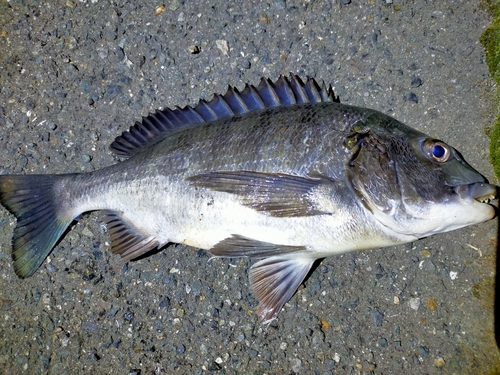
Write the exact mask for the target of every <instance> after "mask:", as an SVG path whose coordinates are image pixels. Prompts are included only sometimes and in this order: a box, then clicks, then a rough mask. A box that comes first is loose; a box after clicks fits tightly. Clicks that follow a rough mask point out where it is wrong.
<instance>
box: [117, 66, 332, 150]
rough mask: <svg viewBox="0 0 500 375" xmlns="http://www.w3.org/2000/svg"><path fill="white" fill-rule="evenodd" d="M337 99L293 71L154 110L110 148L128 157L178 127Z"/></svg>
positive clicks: (329, 91) (312, 79) (328, 91)
mask: <svg viewBox="0 0 500 375" xmlns="http://www.w3.org/2000/svg"><path fill="white" fill-rule="evenodd" d="M338 101H339V100H338V97H336V96H335V94H334V93H333V89H332V87H331V86H329V87H326V85H325V84H324V83H323V85H322V87H320V86H319V85H318V83H317V82H316V81H315V80H314V78H307V80H306V83H303V82H302V80H301V79H300V78H299V77H298V76H296V75H294V74H291V75H290V77H289V78H288V77H285V76H280V77H279V78H278V80H277V81H276V82H274V83H273V82H271V81H270V80H269V79H267V78H262V79H261V80H260V83H259V85H258V86H257V87H255V86H253V85H248V84H247V85H246V86H245V88H244V89H243V90H242V91H241V92H240V91H238V89H237V88H236V87H231V86H229V88H228V90H227V92H226V93H225V94H224V95H220V94H215V95H214V97H213V99H212V100H211V101H209V102H207V101H205V100H200V101H199V103H198V104H197V105H196V107H194V108H193V107H190V106H186V107H184V108H179V107H176V108H175V109H170V108H165V109H163V110H161V111H156V112H155V113H153V114H151V115H149V116H147V117H144V118H143V119H142V122H137V123H136V124H135V125H134V126H132V127H131V128H130V129H129V130H127V131H125V132H123V134H122V135H121V136H119V137H117V138H116V139H115V141H114V142H113V143H112V144H111V146H110V147H111V150H113V152H114V153H115V154H117V155H118V156H122V157H130V156H132V155H134V154H135V153H137V152H139V151H140V150H142V149H144V148H145V147H147V146H149V145H151V144H154V143H156V142H158V141H159V140H161V139H163V138H164V137H165V136H167V135H168V134H169V133H171V132H173V131H175V130H177V129H180V128H184V127H188V126H192V125H196V124H201V123H204V122H210V121H215V120H218V119H221V118H226V117H232V116H235V115H241V114H244V113H247V112H252V111H255V110H259V109H264V108H274V107H279V106H283V105H292V104H301V103H319V102H338Z"/></svg>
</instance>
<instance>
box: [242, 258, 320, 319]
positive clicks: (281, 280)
mask: <svg viewBox="0 0 500 375" xmlns="http://www.w3.org/2000/svg"><path fill="white" fill-rule="evenodd" d="M315 260H316V259H311V258H308V257H299V256H273V257H270V258H267V259H263V260H261V261H259V262H257V263H255V264H254V265H253V266H252V268H251V269H250V290H251V291H252V294H253V295H254V297H255V298H257V300H258V301H259V306H258V307H257V313H258V315H259V318H260V319H261V320H262V321H263V322H264V324H266V323H270V322H271V321H272V320H274V319H275V318H276V316H277V315H278V313H279V312H280V310H281V308H282V307H283V305H284V304H285V303H287V301H288V300H289V299H290V298H292V296H293V294H294V293H295V292H296V291H297V289H298V287H299V286H300V284H301V283H302V282H303V281H304V278H305V277H306V276H307V274H308V272H309V270H310V269H311V267H312V265H313V263H314V262H315Z"/></svg>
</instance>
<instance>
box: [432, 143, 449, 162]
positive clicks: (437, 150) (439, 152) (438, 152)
mask: <svg viewBox="0 0 500 375" xmlns="http://www.w3.org/2000/svg"><path fill="white" fill-rule="evenodd" d="M445 153H446V150H445V149H444V147H443V146H441V145H434V147H433V148H432V156H434V157H435V158H436V159H441V158H442V157H443V156H444V154H445Z"/></svg>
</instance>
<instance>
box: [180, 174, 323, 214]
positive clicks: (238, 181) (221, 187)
mask: <svg viewBox="0 0 500 375" xmlns="http://www.w3.org/2000/svg"><path fill="white" fill-rule="evenodd" d="M187 181H189V182H190V183H191V184H192V185H194V186H198V187H202V188H206V189H211V190H216V191H222V192H225V193H230V194H236V195H238V196H240V197H241V198H242V201H243V204H244V205H246V206H248V207H251V208H253V209H255V210H257V211H260V212H263V213H265V214H268V215H271V216H276V217H293V216H312V215H322V214H330V213H331V212H327V211H324V210H322V209H320V208H319V207H318V206H317V204H316V203H315V201H314V199H313V198H312V196H313V191H314V189H315V188H317V187H318V186H320V184H322V183H328V182H329V181H328V180H326V179H321V178H308V177H301V176H294V175H288V174H284V173H264V172H253V171H220V172H212V173H205V174H199V175H195V176H191V177H188V178H187Z"/></svg>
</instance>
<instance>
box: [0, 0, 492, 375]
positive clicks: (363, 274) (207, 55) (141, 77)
mask: <svg viewBox="0 0 500 375" xmlns="http://www.w3.org/2000/svg"><path fill="white" fill-rule="evenodd" d="M489 22H490V19H489V15H488V13H487V11H486V9H485V7H484V4H483V2H481V1H473V0H462V1H460V0H457V1H444V0H443V1H424V0H414V1H407V0H352V1H349V0H341V1H338V0H335V1H320V0H317V1H314V0H309V1H307V0H302V1H299V0H286V1H285V0H269V1H234V2H226V1H222V0H212V1H180V0H168V1H166V2H161V1H157V2H147V1H144V2H139V1H123V0H118V1H104V0H81V1H77V0H66V1H31V0H26V1H14V0H12V1H5V0H2V1H0V173H2V174H6V173H23V174H24V173H26V174H27V173H67V172H83V171H91V170H95V169H99V168H102V167H104V166H107V165H110V164H112V163H116V162H118V159H117V158H116V157H115V156H113V155H112V153H111V152H110V150H109V144H110V143H111V142H112V141H113V139H114V138H115V137H116V136H118V135H120V134H121V132H123V131H125V130H127V129H128V128H129V127H130V126H132V125H133V124H134V122H135V121H138V120H140V119H141V116H145V115H147V114H148V113H151V112H153V111H154V110H156V109H159V108H164V107H167V106H168V107H174V106H175V105H179V106H184V105H188V104H190V105H194V104H196V103H197V101H198V100H199V99H200V98H205V99H210V98H211V95H212V94H213V93H215V92H217V93H224V92H225V90H226V88H227V85H228V84H230V85H235V86H237V87H239V88H240V89H241V88H243V85H244V84H245V83H253V84H257V83H258V82H259V79H260V77H262V76H265V77H269V78H272V79H273V80H274V79H276V78H277V77H278V76H279V75H280V74H287V73H288V72H293V73H297V74H299V75H301V76H303V77H306V76H313V77H315V78H316V79H317V80H319V81H322V80H324V81H325V82H327V83H330V84H332V86H333V87H334V89H335V91H336V93H337V94H338V95H339V96H340V99H341V101H342V102H343V103H347V104H352V105H358V106H365V107H369V108H374V109H377V110H380V111H382V112H384V113H387V114H389V115H391V116H394V117H395V118H397V119H398V120H400V121H403V122H405V123H406V124H408V125H410V126H412V127H415V128H418V129H419V130H421V131H423V132H425V133H427V134H429V135H431V136H433V137H436V138H440V139H442V140H444V141H446V142H448V143H450V144H451V145H453V146H454V147H455V148H457V149H458V150H459V151H460V152H461V153H462V154H463V156H464V157H465V159H466V160H467V161H468V162H469V163H470V164H471V165H472V166H474V167H475V168H476V169H478V170H479V171H480V172H481V173H483V174H484V175H485V176H486V177H487V178H488V179H489V180H490V181H491V182H494V183H496V182H497V180H496V179H495V178H494V176H493V173H492V168H491V166H490V163H489V160H488V137H487V134H488V132H489V131H490V126H491V124H492V123H493V119H494V118H495V115H496V112H497V108H496V106H495V103H494V100H493V97H494V89H493V83H492V81H491V79H490V77H489V75H488V71H487V67H486V64H485V62H484V51H483V48H482V46H481V44H480V43H479V41H478V40H479V36H480V35H481V33H482V31H483V30H484V28H485V27H486V26H487V25H488V23H489ZM14 226H15V218H14V217H13V216H12V215H11V214H9V213H8V212H7V211H6V210H5V209H3V208H1V209H0V312H1V315H0V373H5V374H142V375H144V374H174V373H178V374H211V373H213V374H294V373H296V374H321V375H323V374H325V375H327V374H436V373H437V374H440V373H443V374H489V373H491V374H493V373H496V372H495V371H498V370H499V362H500V355H499V351H498V348H497V345H496V341H495V326H494V321H495V320H494V312H495V302H494V285H495V281H496V247H497V240H496V238H497V223H496V220H492V221H490V222H488V223H484V224H481V225H477V226H474V227H469V228H465V229H462V230H459V231H455V232H452V233H447V234H440V235H436V236H433V237H431V238H427V239H425V240H421V241H417V242H415V243H411V244H408V245H406V246H397V247H391V248H385V249H376V250H372V251H364V252H358V253H351V254H346V255H343V256H337V257H331V258H327V259H325V260H324V261H323V262H322V263H321V264H320V265H319V266H318V267H317V269H316V270H315V271H314V272H313V273H311V275H310V277H309V278H308V279H307V280H306V282H305V284H304V285H303V286H301V287H300V288H299V290H298V292H297V293H296V294H295V295H294V297H293V298H292V299H291V300H290V301H289V302H288V303H287V304H286V305H285V307H284V309H283V311H282V312H281V313H280V314H279V316H278V319H277V320H275V321H274V322H273V323H272V324H271V325H270V326H268V327H266V326H263V325H261V324H260V323H259V321H258V319H257V316H256V314H255V308H256V305H257V302H256V300H255V299H254V298H253V297H252V296H251V294H250V292H249V286H248V276H247V275H248V274H247V272H248V268H249V265H250V264H251V263H250V262H249V261H247V260H245V259H243V260H233V261H231V260H227V259H214V260H212V261H210V262H209V261H208V259H209V258H208V256H207V255H206V254H205V252H204V251H200V250H197V249H193V248H189V247H185V246H179V245H172V246H169V247H166V248H164V249H162V250H161V251H157V252H154V253H152V254H150V255H148V256H145V257H143V258H142V259H140V260H138V261H133V262H131V263H129V264H128V265H123V264H122V263H121V262H120V260H119V257H118V256H113V255H111V254H110V251H109V237H108V234H107V233H106V230H105V228H104V225H103V224H102V219H101V216H100V215H99V213H96V212H95V213H87V214H84V215H82V217H81V218H79V219H78V220H77V221H76V222H75V223H74V224H73V225H72V226H71V230H70V231H68V232H67V233H66V235H65V236H64V238H63V239H62V241H61V242H60V243H59V245H58V246H57V247H56V248H55V249H54V250H53V251H52V253H51V255H50V256H49V258H48V259H47V260H46V261H45V262H44V263H43V265H42V266H41V267H40V269H39V270H38V271H37V272H36V273H35V274H34V275H33V276H32V277H30V278H27V279H25V280H21V279H19V278H18V277H17V276H16V275H15V273H14V270H13V267H12V261H11V254H10V239H11V236H12V230H13V228H14Z"/></svg>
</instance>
